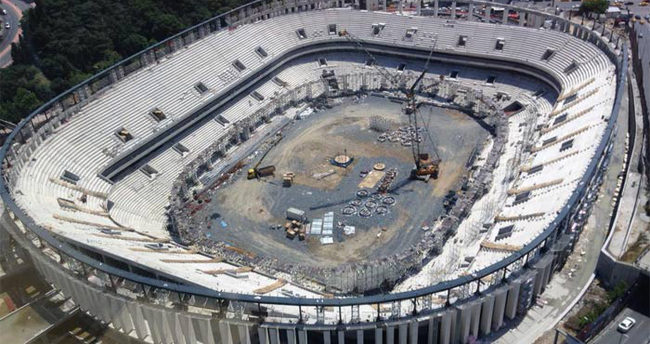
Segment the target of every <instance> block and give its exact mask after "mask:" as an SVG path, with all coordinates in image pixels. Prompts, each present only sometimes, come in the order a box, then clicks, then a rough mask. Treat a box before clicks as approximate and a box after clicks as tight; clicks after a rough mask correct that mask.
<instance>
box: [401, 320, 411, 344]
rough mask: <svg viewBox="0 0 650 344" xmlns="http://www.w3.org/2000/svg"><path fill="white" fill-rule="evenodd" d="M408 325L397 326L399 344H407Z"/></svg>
mask: <svg viewBox="0 0 650 344" xmlns="http://www.w3.org/2000/svg"><path fill="white" fill-rule="evenodd" d="M408 330H409V328H408V324H400V325H399V344H407V342H406V340H407V339H408V335H409V332H408Z"/></svg>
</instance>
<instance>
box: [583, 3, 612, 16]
mask: <svg viewBox="0 0 650 344" xmlns="http://www.w3.org/2000/svg"><path fill="white" fill-rule="evenodd" d="M607 7H609V2H608V1H607V0H583V1H582V4H581V5H580V12H582V13H597V14H598V13H599V14H603V13H605V11H607Z"/></svg>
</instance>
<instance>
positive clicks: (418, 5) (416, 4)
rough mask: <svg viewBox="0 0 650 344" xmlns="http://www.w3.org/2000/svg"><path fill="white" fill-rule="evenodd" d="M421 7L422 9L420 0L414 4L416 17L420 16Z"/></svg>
mask: <svg viewBox="0 0 650 344" xmlns="http://www.w3.org/2000/svg"><path fill="white" fill-rule="evenodd" d="M421 7H422V0H417V1H416V2H415V14H417V15H420V14H421Z"/></svg>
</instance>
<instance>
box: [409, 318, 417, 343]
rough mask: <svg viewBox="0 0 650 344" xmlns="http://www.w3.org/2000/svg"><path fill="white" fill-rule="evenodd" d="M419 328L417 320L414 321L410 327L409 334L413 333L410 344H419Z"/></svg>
mask: <svg viewBox="0 0 650 344" xmlns="http://www.w3.org/2000/svg"><path fill="white" fill-rule="evenodd" d="M418 326H419V323H418V321H417V320H413V321H412V322H411V324H410V326H409V332H410V333H411V336H410V339H411V340H410V341H409V344H418Z"/></svg>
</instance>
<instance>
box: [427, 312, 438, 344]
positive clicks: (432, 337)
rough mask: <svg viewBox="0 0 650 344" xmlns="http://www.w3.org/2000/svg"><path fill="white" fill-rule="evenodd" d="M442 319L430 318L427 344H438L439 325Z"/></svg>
mask: <svg viewBox="0 0 650 344" xmlns="http://www.w3.org/2000/svg"><path fill="white" fill-rule="evenodd" d="M439 323H440V317H438V316H437V315H436V316H432V317H431V318H429V325H428V326H429V333H428V335H427V344H433V343H438V324H439Z"/></svg>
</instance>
